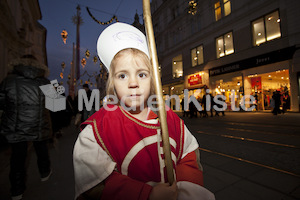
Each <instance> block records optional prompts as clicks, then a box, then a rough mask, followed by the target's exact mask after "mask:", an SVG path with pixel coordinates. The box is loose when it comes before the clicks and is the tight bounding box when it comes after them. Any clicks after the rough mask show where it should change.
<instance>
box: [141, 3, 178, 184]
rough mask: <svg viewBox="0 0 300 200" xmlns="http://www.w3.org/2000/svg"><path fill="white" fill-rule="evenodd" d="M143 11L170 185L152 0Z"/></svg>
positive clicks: (170, 164) (168, 157) (165, 121)
mask: <svg viewBox="0 0 300 200" xmlns="http://www.w3.org/2000/svg"><path fill="white" fill-rule="evenodd" d="M143 12H144V22H145V28H146V35H147V39H148V48H149V53H150V58H151V63H152V67H153V75H154V85H155V93H156V98H157V100H158V108H159V112H158V117H159V121H160V127H161V131H162V142H163V151H164V158H165V159H164V161H165V165H166V169H167V177H168V182H169V184H170V185H172V184H173V182H174V172H173V171H174V170H173V163H172V158H171V148H170V141H169V131H168V126H167V116H166V109H165V102H164V99H163V95H162V87H161V80H160V73H159V70H158V59H157V52H156V45H155V39H154V32H153V25H152V19H151V10H150V0H143Z"/></svg>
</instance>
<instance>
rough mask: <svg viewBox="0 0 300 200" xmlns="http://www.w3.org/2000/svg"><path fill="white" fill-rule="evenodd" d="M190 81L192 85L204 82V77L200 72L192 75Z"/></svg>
mask: <svg viewBox="0 0 300 200" xmlns="http://www.w3.org/2000/svg"><path fill="white" fill-rule="evenodd" d="M188 83H189V85H190V86H192V85H199V84H202V77H201V76H200V74H195V75H190V76H189V77H188Z"/></svg>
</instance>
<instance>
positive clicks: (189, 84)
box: [184, 71, 209, 100]
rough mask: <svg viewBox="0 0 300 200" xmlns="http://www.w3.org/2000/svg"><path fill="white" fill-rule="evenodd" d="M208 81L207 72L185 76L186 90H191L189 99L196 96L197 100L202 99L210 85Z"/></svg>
mask: <svg viewBox="0 0 300 200" xmlns="http://www.w3.org/2000/svg"><path fill="white" fill-rule="evenodd" d="M208 80H209V77H208V73H207V72H205V71H201V72H197V73H194V74H190V75H188V76H185V81H184V88H185V89H188V90H189V97H190V96H191V95H194V96H195V98H196V99H198V100H200V99H202V97H203V95H204V94H205V89H206V88H207V86H208V83H209V82H208Z"/></svg>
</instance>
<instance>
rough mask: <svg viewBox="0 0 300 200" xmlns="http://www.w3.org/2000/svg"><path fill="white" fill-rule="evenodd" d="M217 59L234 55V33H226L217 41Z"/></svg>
mask: <svg viewBox="0 0 300 200" xmlns="http://www.w3.org/2000/svg"><path fill="white" fill-rule="evenodd" d="M216 50H217V58H220V57H223V56H226V55H229V54H232V53H234V47H233V35H232V32H229V33H226V34H225V35H222V36H220V37H218V38H217V39H216Z"/></svg>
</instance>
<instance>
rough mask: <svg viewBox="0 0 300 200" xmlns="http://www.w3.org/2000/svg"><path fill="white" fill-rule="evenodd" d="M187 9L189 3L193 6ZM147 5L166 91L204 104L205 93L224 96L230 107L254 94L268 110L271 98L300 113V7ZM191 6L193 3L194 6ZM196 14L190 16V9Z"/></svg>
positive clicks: (210, 0)
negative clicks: (275, 95) (185, 92)
mask: <svg viewBox="0 0 300 200" xmlns="http://www.w3.org/2000/svg"><path fill="white" fill-rule="evenodd" d="M191 3H192V2H191ZM194 3H197V5H196V8H195V7H194V8H195V9H194V8H192V7H191V6H190V5H189V2H187V1H184V0H152V3H151V11H152V17H153V27H154V32H155V39H156V45H157V52H158V59H159V63H160V66H161V74H162V83H163V92H164V94H166V95H173V94H176V95H179V97H180V98H183V89H189V94H190V95H194V96H195V97H196V98H199V99H201V98H202V96H203V95H204V91H205V89H206V88H209V89H210V92H211V93H212V94H213V95H217V94H223V95H225V96H226V102H227V105H228V106H227V108H228V109H230V107H231V105H232V103H231V100H232V99H233V102H234V104H235V106H236V107H239V105H240V104H241V103H242V101H241V100H242V97H243V96H244V95H252V96H253V97H255V102H256V103H257V110H269V109H271V105H270V104H271V99H272V95H273V93H274V92H276V91H279V92H280V93H281V94H282V103H283V102H284V101H287V100H286V99H287V97H288V99H289V100H288V101H289V102H290V106H289V109H290V110H291V111H295V112H299V93H300V92H299V80H300V49H299V47H300V13H299V12H298V8H299V7H300V1H297V0H289V1H287V0H261V1H250V0H202V1H198V2H196V1H195V2H194ZM194 5H195V4H194ZM191 10H193V11H197V12H196V13H195V12H194V13H192V14H191V12H189V11H191Z"/></svg>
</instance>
